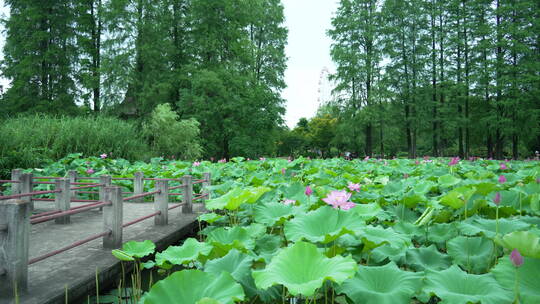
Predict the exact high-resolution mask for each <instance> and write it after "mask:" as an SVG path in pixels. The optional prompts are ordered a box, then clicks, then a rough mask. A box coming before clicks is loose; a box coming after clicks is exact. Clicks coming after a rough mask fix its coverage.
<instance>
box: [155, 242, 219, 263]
mask: <svg viewBox="0 0 540 304" xmlns="http://www.w3.org/2000/svg"><path fill="white" fill-rule="evenodd" d="M210 251H212V245H210V244H207V243H201V242H199V241H197V240H196V239H194V238H188V239H187V240H186V241H185V242H184V243H183V244H182V246H169V247H168V248H167V249H165V250H164V251H162V252H160V253H157V254H156V264H157V265H158V266H162V265H163V264H164V263H165V262H169V263H171V264H173V265H182V264H188V263H190V262H193V261H196V260H198V259H199V257H200V256H208V255H209V254H210Z"/></svg>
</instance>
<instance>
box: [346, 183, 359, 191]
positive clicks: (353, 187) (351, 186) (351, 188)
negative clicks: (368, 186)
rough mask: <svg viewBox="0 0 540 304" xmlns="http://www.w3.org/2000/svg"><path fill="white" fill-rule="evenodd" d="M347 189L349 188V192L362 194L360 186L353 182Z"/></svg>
mask: <svg viewBox="0 0 540 304" xmlns="http://www.w3.org/2000/svg"><path fill="white" fill-rule="evenodd" d="M347 188H349V190H351V191H353V192H354V191H356V192H360V184H353V183H351V182H349V185H347Z"/></svg>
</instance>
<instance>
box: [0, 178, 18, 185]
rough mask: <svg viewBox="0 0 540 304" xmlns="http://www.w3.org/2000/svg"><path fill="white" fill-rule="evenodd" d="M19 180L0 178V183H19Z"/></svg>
mask: <svg viewBox="0 0 540 304" xmlns="http://www.w3.org/2000/svg"><path fill="white" fill-rule="evenodd" d="M20 182H21V181H18V180H11V179H0V184H7V183H20Z"/></svg>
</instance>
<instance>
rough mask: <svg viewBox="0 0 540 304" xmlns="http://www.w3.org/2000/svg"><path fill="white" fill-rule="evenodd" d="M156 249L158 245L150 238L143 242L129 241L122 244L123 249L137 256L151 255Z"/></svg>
mask: <svg viewBox="0 0 540 304" xmlns="http://www.w3.org/2000/svg"><path fill="white" fill-rule="evenodd" d="M154 250H156V245H155V244H154V243H152V241H149V240H146V241H143V242H136V241H129V242H127V243H125V244H124V245H123V246H122V251H124V252H125V253H127V254H129V255H131V256H133V257H136V258H142V257H145V256H147V255H150V254H152V253H154Z"/></svg>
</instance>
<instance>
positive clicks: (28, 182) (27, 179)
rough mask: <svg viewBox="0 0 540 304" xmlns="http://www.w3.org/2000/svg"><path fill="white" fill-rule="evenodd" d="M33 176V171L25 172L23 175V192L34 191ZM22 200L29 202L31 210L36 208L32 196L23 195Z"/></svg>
mask: <svg viewBox="0 0 540 304" xmlns="http://www.w3.org/2000/svg"><path fill="white" fill-rule="evenodd" d="M32 178H33V175H32V173H24V174H23V175H21V179H20V181H21V193H30V192H32V191H34V184H33V180H32ZM21 200H22V201H24V202H26V203H28V208H30V210H34V202H32V197H31V196H25V197H22V198H21Z"/></svg>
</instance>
